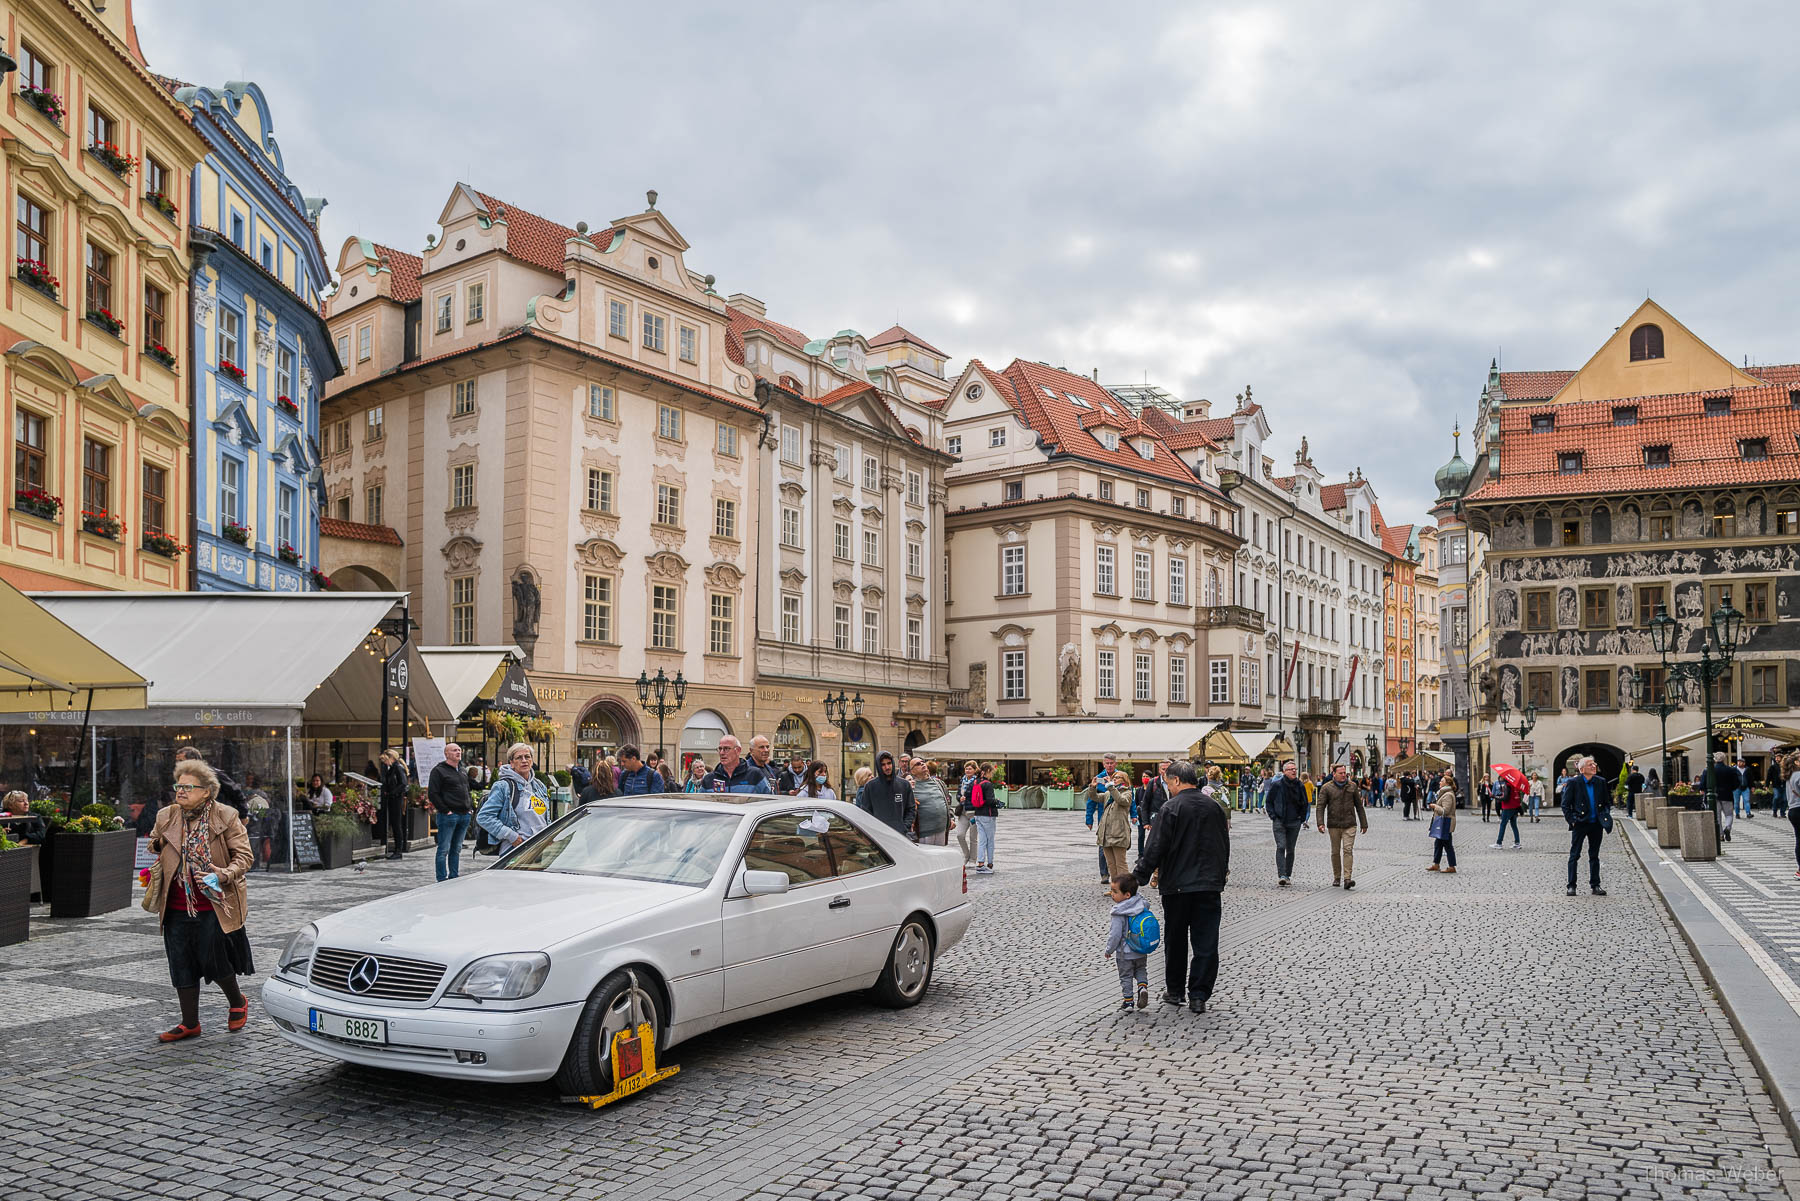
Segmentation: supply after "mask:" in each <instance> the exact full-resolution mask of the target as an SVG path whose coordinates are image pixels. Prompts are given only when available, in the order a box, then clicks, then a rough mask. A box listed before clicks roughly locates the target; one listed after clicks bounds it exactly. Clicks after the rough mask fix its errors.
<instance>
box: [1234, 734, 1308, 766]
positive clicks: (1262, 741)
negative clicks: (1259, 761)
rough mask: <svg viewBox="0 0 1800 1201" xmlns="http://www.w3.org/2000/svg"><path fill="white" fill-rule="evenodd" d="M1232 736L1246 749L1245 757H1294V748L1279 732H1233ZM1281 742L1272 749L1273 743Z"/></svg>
mask: <svg viewBox="0 0 1800 1201" xmlns="http://www.w3.org/2000/svg"><path fill="white" fill-rule="evenodd" d="M1231 736H1232V737H1233V738H1235V739H1237V744H1238V745H1239V746H1241V747H1243V748H1244V756H1245V757H1246V758H1249V759H1255V758H1257V757H1258V756H1260V755H1263V754H1271V755H1292V754H1293V753H1294V748H1293V746H1291V745H1290V744H1289V743H1288V740H1287V739H1285V738H1282V737H1281V733H1280V731H1278V730H1233V731H1232V732H1231ZM1277 740H1279V742H1280V745H1279V746H1273V747H1271V745H1270V744H1271V743H1274V742H1276V741H1277Z"/></svg>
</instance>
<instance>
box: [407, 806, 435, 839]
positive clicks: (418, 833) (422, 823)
mask: <svg viewBox="0 0 1800 1201" xmlns="http://www.w3.org/2000/svg"><path fill="white" fill-rule="evenodd" d="M430 837H431V814H429V813H427V812H426V811H425V810H423V809H408V810H407V811H406V840H407V841H408V842H418V841H419V840H420V839H429V838H430Z"/></svg>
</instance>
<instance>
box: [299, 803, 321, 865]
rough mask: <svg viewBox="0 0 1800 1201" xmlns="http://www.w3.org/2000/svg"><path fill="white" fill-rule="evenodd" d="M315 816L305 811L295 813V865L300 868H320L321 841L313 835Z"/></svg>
mask: <svg viewBox="0 0 1800 1201" xmlns="http://www.w3.org/2000/svg"><path fill="white" fill-rule="evenodd" d="M312 819H313V815H312V814H310V813H308V812H306V811H305V810H296V811H295V812H294V863H295V865H296V866H298V867H319V866H321V865H322V864H323V863H324V862H325V861H324V860H323V859H320V858H319V840H318V838H317V837H316V836H314V834H313V824H312Z"/></svg>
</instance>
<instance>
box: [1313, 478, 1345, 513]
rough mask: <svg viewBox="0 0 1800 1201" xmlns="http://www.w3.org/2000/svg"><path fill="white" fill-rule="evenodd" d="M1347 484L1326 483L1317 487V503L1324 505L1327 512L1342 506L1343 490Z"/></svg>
mask: <svg viewBox="0 0 1800 1201" xmlns="http://www.w3.org/2000/svg"><path fill="white" fill-rule="evenodd" d="M1349 486H1350V485H1349V484H1326V485H1325V486H1324V487H1322V488H1320V489H1319V503H1320V504H1321V505H1323V506H1324V507H1325V511H1326V512H1327V513H1329V512H1331V510H1333V509H1341V508H1343V507H1344V490H1345V489H1347V488H1348V487H1349Z"/></svg>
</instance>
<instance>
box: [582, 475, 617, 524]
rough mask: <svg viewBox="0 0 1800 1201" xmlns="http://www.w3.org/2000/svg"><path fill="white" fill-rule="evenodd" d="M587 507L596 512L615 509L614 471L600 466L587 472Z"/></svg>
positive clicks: (607, 511)
mask: <svg viewBox="0 0 1800 1201" xmlns="http://www.w3.org/2000/svg"><path fill="white" fill-rule="evenodd" d="M587 507H588V508H590V509H592V510H593V511H594V512H596V513H610V512H612V511H613V473H612V472H610V471H603V470H601V469H600V468H598V467H590V468H588V472H587Z"/></svg>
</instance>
